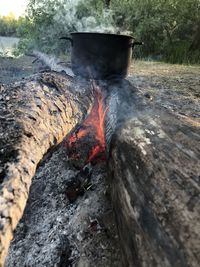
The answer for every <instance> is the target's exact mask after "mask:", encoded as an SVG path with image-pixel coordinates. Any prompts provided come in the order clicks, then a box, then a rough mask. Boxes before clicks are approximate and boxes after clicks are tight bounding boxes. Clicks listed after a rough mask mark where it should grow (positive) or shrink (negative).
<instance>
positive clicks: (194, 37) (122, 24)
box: [0, 0, 200, 63]
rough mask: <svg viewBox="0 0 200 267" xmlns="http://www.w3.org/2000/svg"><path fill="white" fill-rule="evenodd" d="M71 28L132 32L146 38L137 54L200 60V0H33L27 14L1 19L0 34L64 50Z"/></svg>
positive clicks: (43, 47)
mask: <svg viewBox="0 0 200 267" xmlns="http://www.w3.org/2000/svg"><path fill="white" fill-rule="evenodd" d="M71 31H108V32H119V31H120V32H123V31H129V32H131V33H132V34H133V36H134V37H135V38H136V39H137V40H142V41H144V43H145V45H144V46H143V47H142V48H137V49H136V51H135V52H136V56H137V57H139V58H148V59H154V60H156V59H157V60H164V61H168V62H171V63H200V0H123V1H121V0H110V1H109V0H29V5H28V8H27V16H26V18H20V19H19V20H18V21H16V20H15V19H13V18H11V17H10V18H6V19H5V18H3V22H2V18H0V35H2V34H3V35H13V34H16V35H17V36H21V37H22V41H21V42H20V47H19V48H20V50H21V51H24V50H27V49H28V50H30V49H33V48H39V49H40V50H44V51H46V52H51V53H55V54H59V53H63V52H65V51H66V46H67V45H66V42H65V41H61V40H59V37H61V36H66V35H67V34H68V33H69V32H71Z"/></svg>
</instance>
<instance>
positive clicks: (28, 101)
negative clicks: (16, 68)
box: [0, 72, 92, 266]
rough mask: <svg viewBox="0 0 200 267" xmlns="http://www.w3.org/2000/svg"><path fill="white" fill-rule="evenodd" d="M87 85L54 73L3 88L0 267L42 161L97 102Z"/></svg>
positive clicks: (0, 98)
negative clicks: (93, 100)
mask: <svg viewBox="0 0 200 267" xmlns="http://www.w3.org/2000/svg"><path fill="white" fill-rule="evenodd" d="M82 86H84V87H81V85H80V83H79V81H77V80H76V81H75V80H72V79H69V78H67V76H65V75H62V74H58V73H54V72H51V73H43V74H41V75H37V76H35V77H33V78H31V79H29V80H25V81H23V82H18V83H15V84H14V85H10V86H6V87H4V86H1V87H0V103H1V104H0V181H1V183H0V215H1V217H0V266H3V262H4V259H5V256H6V254H7V250H8V247H9V243H10V241H11V239H12V237H13V231H14V230H15V227H16V225H17V223H18V221H19V220H20V218H21V216H22V214H23V211H24V208H25V205H26V201H27V198H28V194H29V188H30V185H31V179H32V177H33V175H34V173H35V170H36V168H37V164H38V163H39V162H40V160H41V159H42V158H43V156H44V154H45V153H46V152H47V151H48V149H49V148H51V147H52V146H55V145H57V144H58V143H59V142H61V141H62V140H63V138H64V137H65V135H66V134H67V133H69V131H71V130H72V128H73V127H74V126H75V125H77V123H79V122H81V121H82V120H83V118H84V117H85V115H86V114H87V111H88V109H89V108H90V106H91V103H92V98H91V94H90V93H91V92H90V86H89V84H88V83H86V82H85V83H84V84H83V85H82ZM87 89H88V90H87ZM81 90H82V91H81ZM83 91H84V93H82V92H83Z"/></svg>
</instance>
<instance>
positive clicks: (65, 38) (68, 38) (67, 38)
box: [60, 36, 73, 46]
mask: <svg viewBox="0 0 200 267" xmlns="http://www.w3.org/2000/svg"><path fill="white" fill-rule="evenodd" d="M60 40H68V41H70V43H71V45H72V46H73V40H72V38H71V37H64V36H63V37H60Z"/></svg>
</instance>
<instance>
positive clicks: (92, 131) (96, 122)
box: [66, 86, 107, 164]
mask: <svg viewBox="0 0 200 267" xmlns="http://www.w3.org/2000/svg"><path fill="white" fill-rule="evenodd" d="M106 112H107V109H106V108H105V107H104V101H103V95H102V93H101V91H100V89H99V88H98V87H97V86H95V98H94V104H93V106H92V109H91V112H90V114H89V115H88V116H87V118H86V119H85V121H84V122H83V124H82V125H81V126H80V127H79V128H78V129H76V131H75V132H73V133H72V134H71V135H70V136H69V137H68V138H67V140H66V141H67V144H66V145H67V148H68V151H73V152H72V153H70V158H73V159H77V160H78V159H79V158H80V155H79V154H78V153H79V151H76V146H77V142H80V141H81V140H82V139H83V140H82V142H87V140H86V139H85V138H86V137H87V136H89V138H88V141H89V142H90V139H91V136H92V139H95V140H93V141H92V140H91V141H92V142H91V144H93V146H92V147H91V148H90V149H89V152H88V155H87V161H86V162H85V163H86V164H87V163H88V162H92V161H94V160H95V159H97V158H98V159H102V160H104V159H105V150H106V142H105V135H104V121H105V115H106ZM85 145H86V146H87V147H88V146H90V144H85ZM74 148H75V149H74ZM74 150H75V151H74Z"/></svg>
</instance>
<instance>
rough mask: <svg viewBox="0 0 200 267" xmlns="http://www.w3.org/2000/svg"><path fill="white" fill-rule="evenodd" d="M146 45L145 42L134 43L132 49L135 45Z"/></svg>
mask: <svg viewBox="0 0 200 267" xmlns="http://www.w3.org/2000/svg"><path fill="white" fill-rule="evenodd" d="M143 44H144V43H143V42H134V43H133V44H132V47H134V46H135V45H143Z"/></svg>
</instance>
